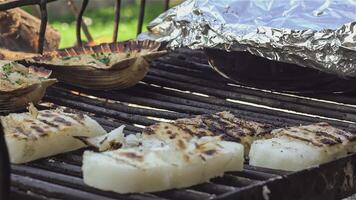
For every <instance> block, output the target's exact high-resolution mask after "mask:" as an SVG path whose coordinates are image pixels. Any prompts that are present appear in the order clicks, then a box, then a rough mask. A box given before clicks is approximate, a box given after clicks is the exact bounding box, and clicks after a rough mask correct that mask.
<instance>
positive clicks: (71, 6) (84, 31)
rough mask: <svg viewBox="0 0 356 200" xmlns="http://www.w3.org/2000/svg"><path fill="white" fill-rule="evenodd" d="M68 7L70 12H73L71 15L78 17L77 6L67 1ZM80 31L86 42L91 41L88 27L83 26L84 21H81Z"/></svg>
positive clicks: (71, 1)
mask: <svg viewBox="0 0 356 200" xmlns="http://www.w3.org/2000/svg"><path fill="white" fill-rule="evenodd" d="M68 6H69V8H70V10H71V11H72V12H73V14H74V15H75V16H78V12H79V10H78V8H77V6H76V5H75V4H74V2H73V0H68ZM82 31H83V33H84V35H85V37H86V38H87V40H88V42H91V41H93V37H92V36H91V34H90V32H89V29H88V26H87V25H86V24H85V21H84V20H82Z"/></svg>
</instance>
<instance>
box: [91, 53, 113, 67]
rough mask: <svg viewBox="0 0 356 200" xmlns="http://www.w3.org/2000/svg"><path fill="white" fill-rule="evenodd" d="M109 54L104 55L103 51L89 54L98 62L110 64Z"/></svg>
mask: <svg viewBox="0 0 356 200" xmlns="http://www.w3.org/2000/svg"><path fill="white" fill-rule="evenodd" d="M110 55H111V54H108V55H105V54H104V53H95V54H92V55H91V56H92V57H93V58H94V59H95V60H98V61H99V62H101V63H103V64H105V65H109V64H110Z"/></svg>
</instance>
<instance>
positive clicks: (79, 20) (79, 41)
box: [76, 0, 89, 46]
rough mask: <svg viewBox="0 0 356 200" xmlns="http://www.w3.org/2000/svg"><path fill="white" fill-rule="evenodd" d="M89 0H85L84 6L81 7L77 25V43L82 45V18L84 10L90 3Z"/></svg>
mask: <svg viewBox="0 0 356 200" xmlns="http://www.w3.org/2000/svg"><path fill="white" fill-rule="evenodd" d="M88 2H89V0H83V4H82V7H81V9H80V12H79V14H78V16H77V27H76V31H77V44H78V46H82V38H81V31H80V30H81V26H82V19H83V14H84V11H85V9H86V7H87V5H88Z"/></svg>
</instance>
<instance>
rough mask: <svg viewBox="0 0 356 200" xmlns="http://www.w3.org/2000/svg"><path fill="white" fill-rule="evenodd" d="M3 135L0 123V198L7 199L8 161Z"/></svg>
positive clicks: (8, 184)
mask: <svg viewBox="0 0 356 200" xmlns="http://www.w3.org/2000/svg"><path fill="white" fill-rule="evenodd" d="M4 136H5V134H4V130H3V127H2V125H1V123H0V199H8V198H9V191H10V163H9V155H8V152H7V146H6V143H5V138H4Z"/></svg>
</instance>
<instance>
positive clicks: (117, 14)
mask: <svg viewBox="0 0 356 200" xmlns="http://www.w3.org/2000/svg"><path fill="white" fill-rule="evenodd" d="M120 10H121V0H116V4H115V24H114V33H113V38H112V41H113V42H116V41H117V37H118V32H119V23H120V13H121V12H120Z"/></svg>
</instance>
